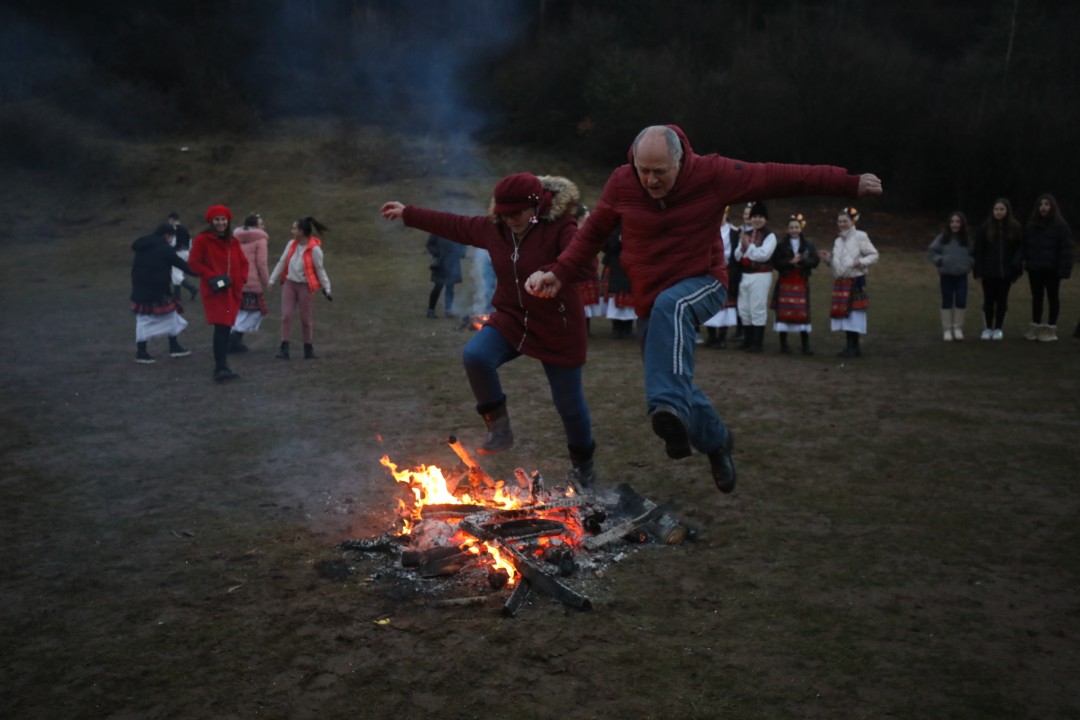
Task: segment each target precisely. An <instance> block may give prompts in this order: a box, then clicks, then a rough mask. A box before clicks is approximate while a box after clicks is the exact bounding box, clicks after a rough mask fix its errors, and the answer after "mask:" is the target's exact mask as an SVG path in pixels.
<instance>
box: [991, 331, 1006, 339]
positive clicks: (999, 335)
mask: <svg viewBox="0 0 1080 720" xmlns="http://www.w3.org/2000/svg"><path fill="white" fill-rule="evenodd" d="M990 339H991V340H1004V339H1005V333H1003V332H1001V331H1000V330H995V331H994V334H993V335H991V336H990Z"/></svg>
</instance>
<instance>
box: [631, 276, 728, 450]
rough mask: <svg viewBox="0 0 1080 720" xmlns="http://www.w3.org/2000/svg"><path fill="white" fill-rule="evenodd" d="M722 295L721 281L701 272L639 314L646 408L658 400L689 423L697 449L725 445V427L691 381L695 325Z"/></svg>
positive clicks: (724, 294) (715, 308)
mask: <svg viewBox="0 0 1080 720" xmlns="http://www.w3.org/2000/svg"><path fill="white" fill-rule="evenodd" d="M726 298H727V291H726V290H725V289H724V286H723V285H721V284H720V283H719V281H717V280H716V279H715V278H713V277H710V276H708V275H699V276H698V277H692V278H687V279H686V280H681V281H680V282H678V283H676V284H675V285H672V286H671V287H669V288H668V289H667V290H665V291H664V292H662V293H660V295H659V296H657V298H656V302H655V303H654V304H653V308H652V312H651V313H649V317H648V318H644V319H642V318H639V319H638V339H639V341H640V343H641V357H642V361H643V362H644V363H645V400H646V402H647V404H648V411H649V412H650V413H651V412H652V411H653V410H655V409H656V407H657V406H659V405H668V406H670V407H672V408H674V409H675V411H676V412H677V413H678V414H679V415H680V416H681V417H682V419H683V420H684V421H686V424H687V426H688V427H689V429H690V445H691V446H693V448H694V449H695V450H697V451H698V452H701V453H710V452H712V451H713V450H716V449H717V448H719V447H720V446H721V445H723V444H724V443H725V442H726V441H727V437H728V429H727V427H726V426H725V425H724V421H723V420H721V419H720V415H719V414H718V413H717V412H716V408H714V407H713V405H712V403H711V402H709V398H707V397H705V393H703V392H702V391H701V388H699V387H698V386H697V385H695V384H694V349H695V347H696V345H695V342H694V341H695V339H696V338H697V326H698V325H700V324H701V323H703V322H705V321H706V320H708V319H709V318H711V317H712V316H713V315H715V314H716V313H717V312H719V311H720V308H722V307H723V306H724V300H725V299H726ZM642 320H644V322H642Z"/></svg>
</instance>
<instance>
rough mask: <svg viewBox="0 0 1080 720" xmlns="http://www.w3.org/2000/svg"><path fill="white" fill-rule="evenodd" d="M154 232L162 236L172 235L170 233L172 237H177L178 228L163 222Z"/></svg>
mask: <svg viewBox="0 0 1080 720" xmlns="http://www.w3.org/2000/svg"><path fill="white" fill-rule="evenodd" d="M154 234H155V235H159V236H161V237H166V236H170V235H171V236H172V237H176V228H174V227H173V226H172V225H170V224H169V223H161V224H160V225H158V226H157V229H156V230H154Z"/></svg>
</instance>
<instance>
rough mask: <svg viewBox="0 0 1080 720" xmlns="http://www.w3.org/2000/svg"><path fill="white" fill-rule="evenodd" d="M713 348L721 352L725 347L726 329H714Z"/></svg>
mask: <svg viewBox="0 0 1080 720" xmlns="http://www.w3.org/2000/svg"><path fill="white" fill-rule="evenodd" d="M713 347H714V348H716V349H717V350H723V349H724V348H726V347H727V328H726V327H722V328H717V329H716V344H715V345H713Z"/></svg>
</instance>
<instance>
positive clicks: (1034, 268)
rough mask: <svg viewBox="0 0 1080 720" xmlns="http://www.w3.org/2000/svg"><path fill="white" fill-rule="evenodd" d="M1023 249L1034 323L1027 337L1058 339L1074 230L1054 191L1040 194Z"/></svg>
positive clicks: (1071, 256) (1070, 266)
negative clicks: (1045, 312)
mask: <svg viewBox="0 0 1080 720" xmlns="http://www.w3.org/2000/svg"><path fill="white" fill-rule="evenodd" d="M1021 251H1022V252H1021V255H1022V256H1023V259H1024V269H1025V270H1027V274H1028V284H1029V285H1030V286H1031V327H1029V328H1028V331H1027V332H1026V333H1024V339H1025V340H1039V341H1041V342H1053V341H1054V340H1057V339H1058V338H1057V320H1058V313H1060V312H1061V299H1060V295H1059V290H1060V287H1061V281H1062V280H1067V279H1068V278H1069V276H1070V275H1072V265H1073V243H1072V234H1071V233H1070V232H1069V225H1068V223H1066V222H1065V219H1064V218H1063V217H1061V211H1060V210H1059V209H1058V204H1057V200H1055V199H1054V196H1053V195H1050V194H1047V193H1044V194H1042V195H1040V196H1039V200H1038V201H1037V202H1036V203H1035V209H1034V210H1032V211H1031V219H1030V220H1028V224H1027V228H1026V229H1025V232H1024V241H1023V244H1022V245H1021ZM1044 297H1045V298H1046V300H1047V303H1048V304H1049V306H1050V307H1049V315H1048V317H1047V324H1046V325H1043V322H1042V312H1043V298H1044Z"/></svg>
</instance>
